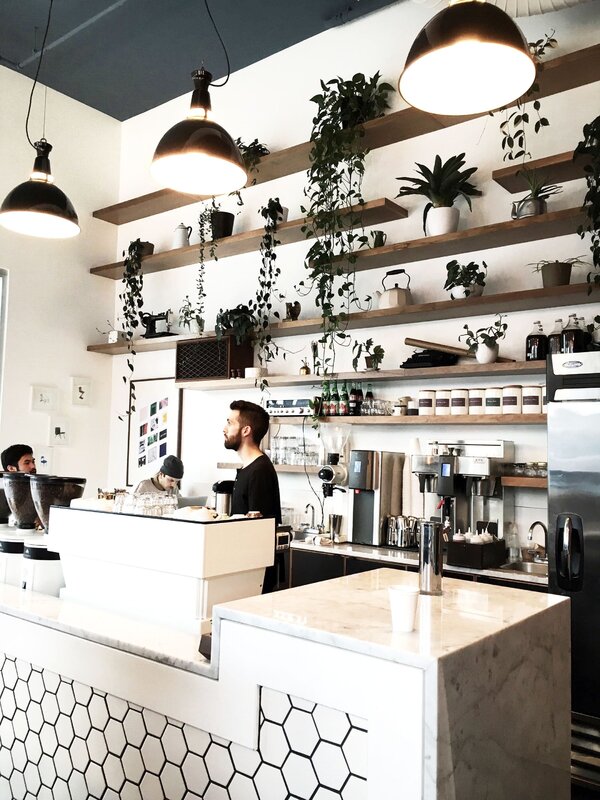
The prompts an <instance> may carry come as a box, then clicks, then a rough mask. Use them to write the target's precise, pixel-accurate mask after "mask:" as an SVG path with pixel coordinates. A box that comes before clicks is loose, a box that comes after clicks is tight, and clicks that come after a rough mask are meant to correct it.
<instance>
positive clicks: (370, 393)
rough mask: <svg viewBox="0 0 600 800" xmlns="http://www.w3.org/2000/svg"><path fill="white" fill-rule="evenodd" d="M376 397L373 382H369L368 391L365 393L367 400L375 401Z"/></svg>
mask: <svg viewBox="0 0 600 800" xmlns="http://www.w3.org/2000/svg"><path fill="white" fill-rule="evenodd" d="M374 399H375V398H374V396H373V389H372V387H371V384H370V383H367V393H366V395H365V400H368V401H369V402H373V400H374Z"/></svg>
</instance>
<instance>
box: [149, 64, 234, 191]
mask: <svg viewBox="0 0 600 800" xmlns="http://www.w3.org/2000/svg"><path fill="white" fill-rule="evenodd" d="M192 78H193V80H194V92H193V94H192V101H191V104H190V113H189V114H188V116H187V118H186V119H184V120H182V121H181V122H178V123H177V124H176V125H173V127H172V128H170V129H169V130H168V131H167V132H166V133H165V135H164V136H163V137H162V139H161V140H160V142H159V143H158V145H157V147H156V150H155V153H154V158H153V159H152V167H151V171H152V175H153V176H154V178H155V179H156V180H157V181H158V183H160V184H161V185H162V186H165V187H168V188H170V189H174V190H176V191H178V192H183V193H184V194H193V195H200V196H212V195H217V194H227V193H229V192H234V191H237V190H238V189H241V188H242V187H243V186H244V185H245V183H246V181H247V179H248V174H247V172H246V168H245V166H244V162H243V159H242V155H241V153H240V151H239V149H238V147H237V146H236V144H235V142H234V141H233V139H232V138H231V136H230V135H229V133H227V131H226V130H225V128H223V127H222V126H221V125H218V124H217V123H216V122H214V121H212V120H211V119H209V115H210V111H211V102H210V94H209V91H208V88H209V86H210V83H211V81H212V75H211V73H210V72H207V71H206V70H205V69H204V68H201V69H199V70H195V71H194V72H193V73H192Z"/></svg>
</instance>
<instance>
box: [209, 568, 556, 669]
mask: <svg viewBox="0 0 600 800" xmlns="http://www.w3.org/2000/svg"><path fill="white" fill-rule="evenodd" d="M392 584H406V585H410V586H418V575H416V574H414V573H411V572H402V571H398V570H392V569H379V570H372V571H369V572H363V573H360V574H358V575H349V576H346V577H344V578H336V579H334V580H330V581H324V582H322V583H313V584H310V585H308V586H299V587H297V588H294V589H288V590H287V591H285V592H275V593H273V594H268V595H261V596H258V597H250V598H247V599H246V600H237V601H235V602H232V603H226V604H223V605H220V606H216V607H215V615H214V621H213V624H214V623H215V622H216V623H217V625H219V624H220V622H221V620H232V621H235V622H239V623H242V624H246V625H252V626H254V627H258V628H264V629H266V630H272V631H276V632H279V633H284V634H287V635H290V636H295V637H299V638H302V639H308V640H311V641H315V642H320V643H322V644H327V645H330V646H333V647H340V648H343V649H347V650H352V651H355V652H359V653H363V654H366V655H371V656H374V657H376V658H383V659H387V660H390V661H395V662H398V663H403V664H408V665H411V666H417V667H426V666H428V665H429V664H431V663H432V662H433V661H436V660H439V659H442V658H444V657H445V656H448V655H451V654H453V653H455V652H457V651H458V650H461V649H464V648H465V647H468V646H469V645H471V644H473V643H475V642H477V641H481V640H482V639H484V638H486V637H489V636H494V635H495V634H498V633H499V632H501V631H504V630H506V629H508V628H510V627H512V626H513V625H518V624H519V622H521V621H523V620H525V619H528V618H530V617H532V616H534V615H536V614H543V613H544V612H545V611H547V610H548V609H550V608H552V607H553V606H554V605H556V604H557V603H563V602H568V601H567V599H566V598H564V597H559V596H557V595H550V594H544V593H538V592H524V591H522V590H521V589H518V588H512V587H504V586H488V585H485V584H480V583H475V582H473V583H470V582H466V581H461V580H456V579H452V578H444V582H443V595H442V596H441V597H426V596H423V595H421V596H420V597H419V605H418V608H417V623H416V628H415V630H414V631H412V632H410V633H395V632H393V631H392V628H391V614H390V606H389V600H388V587H389V586H390V585H392ZM541 624H544V623H543V622H541Z"/></svg>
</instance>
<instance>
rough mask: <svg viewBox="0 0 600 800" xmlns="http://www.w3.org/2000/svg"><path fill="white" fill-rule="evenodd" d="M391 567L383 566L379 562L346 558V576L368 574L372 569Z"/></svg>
mask: <svg viewBox="0 0 600 800" xmlns="http://www.w3.org/2000/svg"><path fill="white" fill-rule="evenodd" d="M382 567H385V568H386V569H387V568H388V567H392V564H383V563H382V562H381V561H367V560H366V559H364V558H348V559H347V560H346V575H356V574H357V573H359V572H369V570H372V569H381V568H382Z"/></svg>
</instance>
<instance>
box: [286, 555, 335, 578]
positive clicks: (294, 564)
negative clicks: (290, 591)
mask: <svg viewBox="0 0 600 800" xmlns="http://www.w3.org/2000/svg"><path fill="white" fill-rule="evenodd" d="M290 565H291V570H290V573H291V575H290V577H291V585H292V586H305V585H306V584H308V583H318V582H319V581H327V580H329V579H330V578H341V577H342V575H343V574H344V559H343V558H342V556H336V555H333V554H332V555H323V553H307V552H306V551H305V550H290Z"/></svg>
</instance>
